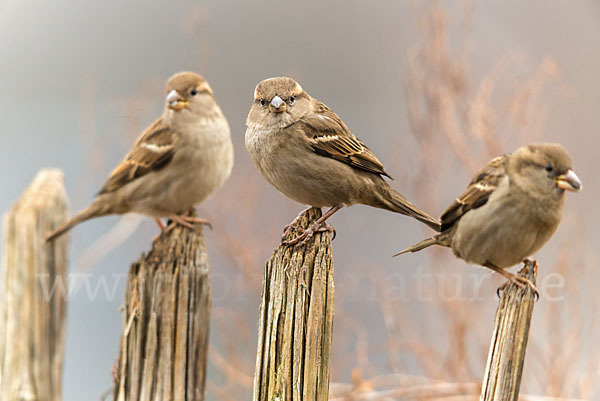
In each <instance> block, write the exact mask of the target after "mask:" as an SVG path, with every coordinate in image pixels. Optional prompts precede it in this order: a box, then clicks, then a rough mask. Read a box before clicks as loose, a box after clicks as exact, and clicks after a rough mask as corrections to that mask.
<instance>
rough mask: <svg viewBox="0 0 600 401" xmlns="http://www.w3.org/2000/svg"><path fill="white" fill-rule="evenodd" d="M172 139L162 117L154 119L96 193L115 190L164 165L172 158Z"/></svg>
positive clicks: (170, 132) (171, 134)
mask: <svg viewBox="0 0 600 401" xmlns="http://www.w3.org/2000/svg"><path fill="white" fill-rule="evenodd" d="M173 139H174V138H173V132H172V131H171V130H170V129H169V127H168V126H167V125H166V124H165V123H164V122H163V121H162V118H159V119H157V120H156V121H154V122H153V123H152V124H151V125H150V126H149V127H148V128H146V131H144V133H143V134H142V135H141V136H140V138H139V139H138V140H137V142H136V143H135V145H134V146H133V148H132V149H131V150H130V151H129V153H128V154H127V155H126V156H125V158H124V159H123V161H122V162H121V163H119V165H118V166H117V167H116V168H115V169H114V170H113V172H112V173H111V174H110V176H109V177H108V180H107V181H106V183H105V184H104V187H102V189H101V190H100V192H99V193H98V194H103V193H107V192H113V191H116V190H117V189H119V188H121V187H122V186H124V185H125V184H127V183H129V182H131V181H133V180H135V179H137V178H139V177H142V176H144V175H145V174H148V173H149V172H150V171H155V170H160V169H161V168H163V167H165V166H166V165H167V164H168V163H169V162H170V161H171V159H172V158H173V154H174V150H173Z"/></svg>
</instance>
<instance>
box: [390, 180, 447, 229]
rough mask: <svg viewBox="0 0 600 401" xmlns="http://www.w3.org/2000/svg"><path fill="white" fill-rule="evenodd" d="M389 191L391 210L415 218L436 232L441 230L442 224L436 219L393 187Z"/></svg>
mask: <svg viewBox="0 0 600 401" xmlns="http://www.w3.org/2000/svg"><path fill="white" fill-rule="evenodd" d="M389 192H390V195H391V196H390V199H389V201H390V202H391V206H392V207H391V210H393V211H394V212H397V213H401V214H404V215H406V216H410V217H412V218H415V219H417V220H419V221H420V222H421V223H424V224H427V225H428V226H429V227H431V228H433V229H434V230H435V231H437V232H440V231H442V224H441V223H440V221H439V220H438V219H436V218H435V217H432V216H430V215H428V214H427V213H425V212H424V211H422V210H421V209H419V208H418V207H416V206H415V205H413V204H412V203H410V202H409V201H408V200H407V199H406V198H405V197H403V196H402V195H400V194H399V193H398V192H396V191H394V190H393V189H391V188H390V191H389Z"/></svg>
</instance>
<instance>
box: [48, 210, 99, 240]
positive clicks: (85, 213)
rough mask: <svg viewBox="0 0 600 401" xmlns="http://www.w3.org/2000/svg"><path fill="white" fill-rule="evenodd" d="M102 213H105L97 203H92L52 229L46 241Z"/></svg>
mask: <svg viewBox="0 0 600 401" xmlns="http://www.w3.org/2000/svg"><path fill="white" fill-rule="evenodd" d="M101 215H103V213H100V208H99V207H98V206H97V205H96V204H94V203H92V204H91V205H90V206H88V207H87V208H85V209H83V210H82V211H81V212H79V213H77V214H76V215H75V216H73V217H72V218H71V219H70V220H69V221H67V222H66V223H64V224H62V225H61V226H59V227H58V228H57V229H56V230H54V231H52V232H51V233H50V234H49V235H48V236H47V237H46V242H49V241H52V240H54V239H55V238H57V237H60V236H61V235H63V234H64V233H66V232H67V231H69V230H70V229H71V228H73V226H75V225H77V224H79V223H81V222H83V221H86V220H89V219H91V218H94V217H99V216H101Z"/></svg>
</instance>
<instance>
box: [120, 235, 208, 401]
mask: <svg viewBox="0 0 600 401" xmlns="http://www.w3.org/2000/svg"><path fill="white" fill-rule="evenodd" d="M208 273H209V266H208V256H207V254H206V247H205V244H204V237H203V235H202V228H201V227H200V226H196V229H195V230H190V229H188V228H185V227H176V228H175V229H173V230H172V231H171V232H170V233H168V234H167V235H162V236H161V237H160V238H159V239H158V240H157V241H155V242H154V244H153V247H152V250H151V251H150V252H149V253H148V254H147V255H142V256H141V258H140V261H139V262H136V263H133V264H132V266H131V269H130V273H129V278H128V280H127V292H126V294H125V311H124V316H123V332H122V336H121V351H120V355H119V359H118V362H117V363H118V366H117V372H116V373H117V374H116V378H115V380H116V383H115V390H114V394H113V399H114V400H118V401H138V400H139V401H142V400H144V401H145V400H162V401H180V400H186V401H200V400H204V399H205V384H206V361H207V354H208V334H209V324H210V306H211V294H210V283H209V277H208Z"/></svg>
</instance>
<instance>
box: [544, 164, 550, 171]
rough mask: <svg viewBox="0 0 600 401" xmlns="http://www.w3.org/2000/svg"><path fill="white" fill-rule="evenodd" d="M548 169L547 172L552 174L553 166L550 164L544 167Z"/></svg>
mask: <svg viewBox="0 0 600 401" xmlns="http://www.w3.org/2000/svg"><path fill="white" fill-rule="evenodd" d="M544 168H545V169H546V171H547V172H551V171H552V165H550V164H546V167H544Z"/></svg>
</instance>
